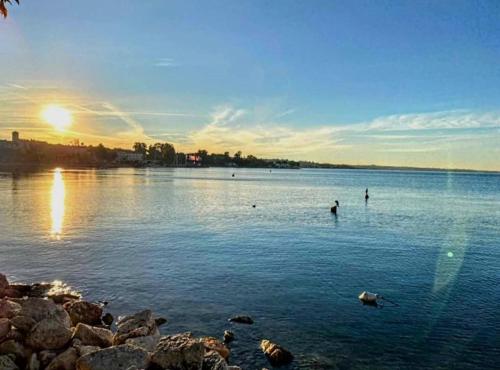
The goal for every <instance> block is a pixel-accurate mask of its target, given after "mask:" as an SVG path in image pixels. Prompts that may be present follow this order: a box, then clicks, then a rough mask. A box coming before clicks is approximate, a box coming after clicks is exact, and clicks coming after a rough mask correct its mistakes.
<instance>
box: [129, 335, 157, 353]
mask: <svg viewBox="0 0 500 370" xmlns="http://www.w3.org/2000/svg"><path fill="white" fill-rule="evenodd" d="M159 340H160V336H159V335H148V336H147V337H137V338H129V339H127V340H126V341H125V343H126V344H130V345H131V346H136V347H140V348H142V349H144V350H146V351H148V352H153V351H154V350H155V348H156V345H157V344H158V342H159Z"/></svg>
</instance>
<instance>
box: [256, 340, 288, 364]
mask: <svg viewBox="0 0 500 370" xmlns="http://www.w3.org/2000/svg"><path fill="white" fill-rule="evenodd" d="M260 349H261V350H262V352H264V354H265V355H266V357H267V359H268V360H269V362H270V363H271V365H273V366H283V365H287V364H289V363H290V362H292V361H293V355H292V353H291V352H290V351H288V350H286V349H285V348H283V347H281V346H280V345H278V344H276V343H272V342H271V341H269V340H266V339H264V340H263V341H261V342H260Z"/></svg>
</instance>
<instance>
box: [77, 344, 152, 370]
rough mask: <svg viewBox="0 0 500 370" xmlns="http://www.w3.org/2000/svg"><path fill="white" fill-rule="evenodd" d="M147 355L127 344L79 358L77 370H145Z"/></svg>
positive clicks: (140, 349)
mask: <svg viewBox="0 0 500 370" xmlns="http://www.w3.org/2000/svg"><path fill="white" fill-rule="evenodd" d="M148 361H149V355H148V353H147V352H146V351H145V350H143V349H142V348H139V347H135V346H129V345H127V344H124V345H120V346H114V347H109V348H105V349H101V350H100V351H96V352H92V353H89V354H86V355H84V356H82V357H80V358H79V359H78V360H77V361H76V369H77V370H126V369H128V368H130V367H133V366H135V367H137V368H139V369H145V368H146V367H147V366H148Z"/></svg>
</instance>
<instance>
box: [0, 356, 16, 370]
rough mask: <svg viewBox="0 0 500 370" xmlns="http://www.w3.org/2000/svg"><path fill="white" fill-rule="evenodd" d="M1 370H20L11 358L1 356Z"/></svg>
mask: <svg viewBox="0 0 500 370" xmlns="http://www.w3.org/2000/svg"><path fill="white" fill-rule="evenodd" d="M0 369H2V370H19V368H18V367H17V365H16V363H15V362H14V361H13V360H12V358H11V357H10V356H6V355H4V356H0Z"/></svg>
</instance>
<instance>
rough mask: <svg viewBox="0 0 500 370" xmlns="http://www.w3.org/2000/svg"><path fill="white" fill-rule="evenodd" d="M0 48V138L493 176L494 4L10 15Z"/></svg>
mask: <svg viewBox="0 0 500 370" xmlns="http://www.w3.org/2000/svg"><path fill="white" fill-rule="evenodd" d="M0 45H1V46H0V68H1V71H2V72H3V73H2V74H1V75H0V135H1V136H2V137H7V136H8V134H9V131H10V130H11V129H12V128H16V129H19V130H20V131H21V132H22V134H23V135H24V136H25V137H33V138H42V139H44V140H50V141H64V140H69V139H70V138H71V137H79V138H80V139H81V140H83V141H85V142H88V143H98V142H104V143H105V144H108V145H120V146H130V145H131V144H132V143H133V141H135V139H138V140H142V141H148V142H150V141H151V142H154V141H160V140H164V141H170V142H173V143H174V144H175V145H176V147H177V148H178V149H182V150H195V149H198V148H206V149H208V150H210V151H221V152H223V151H225V150H229V151H231V152H232V151H236V150H240V149H241V150H242V151H243V152H244V153H247V154H249V153H252V154H256V155H261V156H266V157H288V158H293V159H309V160H317V161H325V162H334V163H355V164H361V163H363V164H370V163H376V164H392V165H412V166H438V167H463V168H478V169H497V170H500V160H498V158H500V150H499V146H500V144H499V143H500V106H499V104H500V103H499V102H500V67H499V61H500V3H499V2H496V1H491V2H488V1H481V2H472V1H390V2H389V1H387V2H384V1H377V2H374V1H345V2H344V1H186V0H184V1H162V0H158V1H153V0H152V1H130V0H121V1H102V0H101V1H93V0H87V1H85V2H79V1H71V2H70V1H65V0H46V1H43V2H42V1H28V0H25V1H22V4H21V6H19V7H17V6H13V7H11V13H10V16H9V18H7V20H0ZM54 103H55V104H60V105H63V106H65V107H67V108H68V109H70V110H71V111H72V112H73V113H74V124H73V127H72V129H71V131H70V132H67V133H66V134H65V135H64V137H63V136H61V134H58V133H55V132H53V130H52V129H51V127H49V126H47V125H46V124H45V123H43V122H40V118H39V117H40V115H39V111H40V110H41V109H43V106H44V105H46V104H54Z"/></svg>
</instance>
